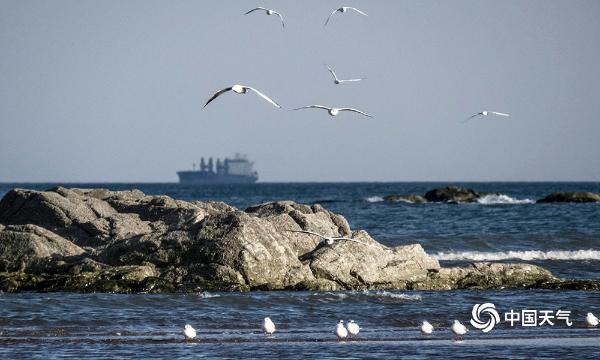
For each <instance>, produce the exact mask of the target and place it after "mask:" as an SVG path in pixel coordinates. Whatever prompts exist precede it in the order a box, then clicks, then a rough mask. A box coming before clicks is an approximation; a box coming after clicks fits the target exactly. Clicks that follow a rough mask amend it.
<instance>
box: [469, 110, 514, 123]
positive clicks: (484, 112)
mask: <svg viewBox="0 0 600 360" xmlns="http://www.w3.org/2000/svg"><path fill="white" fill-rule="evenodd" d="M488 115H498V116H510V115H509V114H505V113H501V112H497V111H482V112H478V113H477V114H474V115H471V117H469V118H468V119H466V120H465V121H463V122H464V123H465V122H467V121H469V120H471V119H472V118H474V117H477V116H488Z"/></svg>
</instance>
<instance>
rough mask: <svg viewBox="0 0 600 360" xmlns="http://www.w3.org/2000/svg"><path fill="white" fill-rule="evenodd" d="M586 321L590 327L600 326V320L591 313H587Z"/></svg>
mask: <svg viewBox="0 0 600 360" xmlns="http://www.w3.org/2000/svg"><path fill="white" fill-rule="evenodd" d="M585 321H586V322H587V324H588V326H598V324H600V320H598V318H597V317H596V316H595V315H594V314H592V313H591V312H590V313H587V316H586V317H585Z"/></svg>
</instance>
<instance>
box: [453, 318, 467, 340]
mask: <svg viewBox="0 0 600 360" xmlns="http://www.w3.org/2000/svg"><path fill="white" fill-rule="evenodd" d="M451 329H452V332H453V333H454V335H455V336H456V339H457V340H462V338H463V336H464V335H465V334H466V333H467V332H468V331H469V329H467V327H466V326H464V325H463V324H461V323H460V321H458V320H454V323H453V324H452V327H451Z"/></svg>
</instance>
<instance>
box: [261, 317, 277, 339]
mask: <svg viewBox="0 0 600 360" xmlns="http://www.w3.org/2000/svg"><path fill="white" fill-rule="evenodd" d="M262 330H263V332H264V333H265V335H271V334H273V333H274V332H275V324H274V323H273V321H271V318H269V317H266V318H265V319H264V320H263V324H262Z"/></svg>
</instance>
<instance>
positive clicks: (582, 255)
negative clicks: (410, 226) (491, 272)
mask: <svg viewBox="0 0 600 360" xmlns="http://www.w3.org/2000/svg"><path fill="white" fill-rule="evenodd" d="M433 256H434V257H436V258H437V259H438V260H463V261H499V260H509V259H519V260H600V250H592V249H589V250H572V251H567V250H550V251H539V250H527V251H501V252H482V251H463V252H439V253H437V254H434V255H433Z"/></svg>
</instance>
